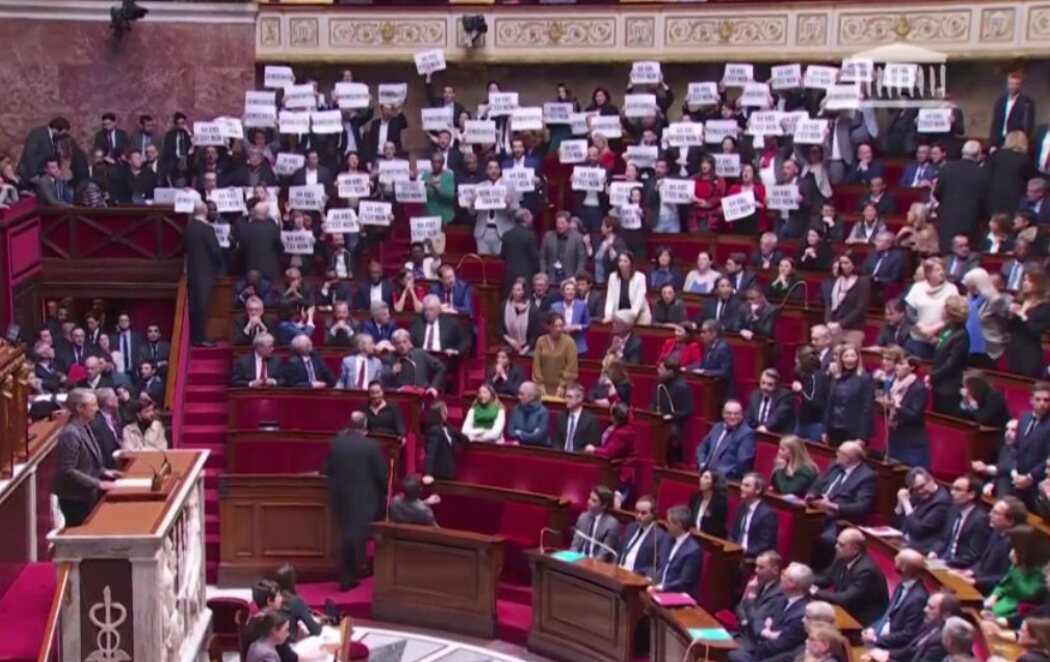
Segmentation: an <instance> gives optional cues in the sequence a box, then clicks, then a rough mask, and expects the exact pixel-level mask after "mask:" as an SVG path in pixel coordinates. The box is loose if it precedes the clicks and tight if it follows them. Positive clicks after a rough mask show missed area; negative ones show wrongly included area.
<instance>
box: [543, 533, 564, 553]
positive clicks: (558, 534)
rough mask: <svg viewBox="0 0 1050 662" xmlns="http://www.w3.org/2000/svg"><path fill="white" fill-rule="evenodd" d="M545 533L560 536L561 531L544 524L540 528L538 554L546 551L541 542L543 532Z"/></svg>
mask: <svg viewBox="0 0 1050 662" xmlns="http://www.w3.org/2000/svg"><path fill="white" fill-rule="evenodd" d="M545 533H553V534H554V535H556V536H558V537H559V538H560V537H561V531H558V530H557V529H552V528H550V527H549V526H545V527H543V528H542V529H540V554H546V553H547V548H546V546H544V544H543V534H545Z"/></svg>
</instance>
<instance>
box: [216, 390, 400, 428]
mask: <svg viewBox="0 0 1050 662" xmlns="http://www.w3.org/2000/svg"><path fill="white" fill-rule="evenodd" d="M366 399H367V396H366V394H364V393H363V392H359V391H325V392H323V393H320V392H317V391H305V390H304V391H303V392H302V393H301V394H299V393H297V392H296V391H295V390H292V389H284V390H283V392H281V393H273V392H267V391H253V392H251V393H250V395H248V396H245V397H237V398H232V399H231V401H230V429H232V430H257V429H258V428H259V424H260V423H262V422H267V423H276V424H277V426H278V427H279V428H280V429H282V430H301V431H304V432H335V431H337V430H341V429H343V428H344V427H346V423H347V421H348V420H350V413H351V412H353V411H354V410H356V409H357V408H358V407H360V406H361V405H362V404H363V403H364V402H365V401H366ZM390 402H391V404H393V405H396V406H398V407H400V408H401V414H402V416H404V418H405V422H406V425H407V424H409V422H410V421H414V420H416V419H418V415H417V413H416V412H414V411H413V406H412V401H411V400H409V399H407V398H404V399H401V398H390ZM409 428H410V429H411V425H409Z"/></svg>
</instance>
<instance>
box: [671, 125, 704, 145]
mask: <svg viewBox="0 0 1050 662" xmlns="http://www.w3.org/2000/svg"><path fill="white" fill-rule="evenodd" d="M664 137H665V138H666V139H667V144H668V145H670V146H671V147H700V146H702V145H703V144H704V125H703V124H702V123H701V122H671V123H670V124H669V125H667V128H666V129H664Z"/></svg>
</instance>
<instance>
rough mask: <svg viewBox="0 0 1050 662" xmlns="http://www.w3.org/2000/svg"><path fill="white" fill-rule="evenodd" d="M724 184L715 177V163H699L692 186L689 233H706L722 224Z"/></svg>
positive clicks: (719, 178) (708, 160)
mask: <svg viewBox="0 0 1050 662" xmlns="http://www.w3.org/2000/svg"><path fill="white" fill-rule="evenodd" d="M725 194H726V182H725V180H724V179H722V178H721V177H718V176H717V175H715V162H714V161H713V160H711V159H709V158H704V159H703V160H701V161H700V172H699V174H697V176H696V181H695V183H694V184H693V205H694V206H693V214H692V216H691V217H690V219H689V223H688V227H689V232H707V231H709V230H713V229H715V228H718V227H720V226H721V224H722V197H723V196H724V195H725Z"/></svg>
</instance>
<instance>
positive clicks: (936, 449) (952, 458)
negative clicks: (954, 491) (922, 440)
mask: <svg viewBox="0 0 1050 662" xmlns="http://www.w3.org/2000/svg"><path fill="white" fill-rule="evenodd" d="M926 433H927V438H928V439H929V440H930V468H931V469H932V470H933V475H934V476H935V477H936V478H937V479H938V480H952V479H954V478H957V477H959V476H962V475H963V474H965V473H967V472H968V471H969V466H968V462H967V458H966V453H965V449H966V447H967V439H968V437H969V435H970V429H968V428H966V427H962V426H956V425H948V424H945V423H943V422H941V421H940V420H937V419H934V418H933V417H930V416H928V417H926Z"/></svg>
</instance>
